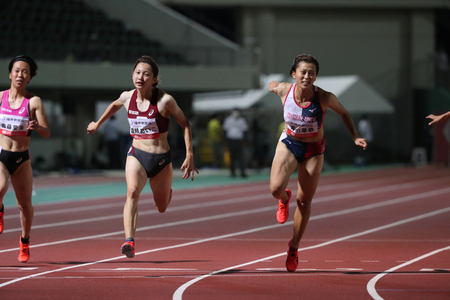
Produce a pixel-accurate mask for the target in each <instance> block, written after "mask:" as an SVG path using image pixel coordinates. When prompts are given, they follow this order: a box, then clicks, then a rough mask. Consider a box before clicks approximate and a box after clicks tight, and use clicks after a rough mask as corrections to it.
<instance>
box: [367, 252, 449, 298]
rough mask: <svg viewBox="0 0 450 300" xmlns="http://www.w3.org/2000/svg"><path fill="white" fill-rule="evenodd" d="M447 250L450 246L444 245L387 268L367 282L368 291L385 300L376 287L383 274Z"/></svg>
mask: <svg viewBox="0 0 450 300" xmlns="http://www.w3.org/2000/svg"><path fill="white" fill-rule="evenodd" d="M446 250H450V246H448V247H444V248H441V249H437V250H434V251H432V252H429V253H427V254H424V255H422V256H419V257H416V258H414V259H412V260H410V261H407V262H405V263H403V264H401V265H398V266H395V267H393V268H390V269H389V270H386V271H384V272H382V273H380V274H378V275H377V276H375V277H373V278H372V279H371V280H370V281H369V282H368V283H367V291H368V292H369V295H370V296H372V298H373V299H375V300H384V298H382V297H381V296H380V295H379V294H378V293H377V290H376V289H375V285H376V284H377V281H378V280H380V279H381V278H382V277H383V276H385V275H386V274H389V273H392V272H394V271H395V270H398V269H400V268H403V267H406V266H408V265H410V264H413V263H415V262H418V261H419V260H422V259H424V258H427V257H430V256H432V255H435V254H438V253H440V252H442V251H446Z"/></svg>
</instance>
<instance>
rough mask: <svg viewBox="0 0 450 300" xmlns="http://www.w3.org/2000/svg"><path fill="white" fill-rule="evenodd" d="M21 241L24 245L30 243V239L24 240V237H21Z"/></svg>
mask: <svg viewBox="0 0 450 300" xmlns="http://www.w3.org/2000/svg"><path fill="white" fill-rule="evenodd" d="M20 240H21V242H22V244H28V243H29V242H30V238H27V239H24V238H23V237H20Z"/></svg>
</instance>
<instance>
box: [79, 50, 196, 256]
mask: <svg viewBox="0 0 450 300" xmlns="http://www.w3.org/2000/svg"><path fill="white" fill-rule="evenodd" d="M158 73H159V68H158V65H157V64H156V62H155V61H154V60H153V59H152V58H151V57H149V56H143V57H141V58H139V59H138V60H137V61H136V63H135V65H134V71H133V75H132V79H133V84H134V86H135V87H136V89H133V90H131V91H126V92H123V93H122V94H121V95H120V97H119V99H117V100H116V101H114V102H112V103H111V104H110V105H109V106H108V108H107V109H106V110H105V112H104V113H103V115H102V116H101V117H100V119H99V120H98V121H97V122H91V123H90V124H89V126H88V128H87V133H94V132H96V131H97V130H98V128H99V127H100V125H102V124H103V122H105V121H106V120H107V119H108V118H109V117H111V116H112V115H114V114H115V113H116V112H118V111H119V110H120V108H121V107H123V106H124V107H125V109H126V110H127V112H128V121H129V124H130V134H131V136H132V137H133V144H132V146H131V148H130V151H129V152H128V156H127V161H126V167H125V177H126V181H127V200H126V203H125V207H124V210H123V222H124V228H125V238H126V241H125V243H124V244H123V245H122V247H121V252H122V253H123V254H125V255H126V256H127V257H129V258H132V257H134V255H135V242H134V237H135V233H136V225H137V219H138V201H139V196H140V194H141V191H142V189H143V188H144V186H145V184H146V181H147V178H149V182H150V187H151V189H152V192H153V201H154V203H155V206H156V208H157V209H158V211H159V212H161V213H163V212H165V211H166V209H167V206H168V205H169V203H170V200H171V198H172V189H171V187H172V174H173V171H172V156H171V152H170V147H169V143H168V141H167V133H168V129H169V118H170V115H171V114H172V115H173V116H174V117H175V119H176V120H177V122H178V124H180V126H181V128H182V130H183V136H184V141H185V144H186V159H185V160H184V162H183V164H182V166H181V170H182V171H183V172H184V173H183V178H184V179H187V178H189V177H191V178H192V180H194V171H195V172H197V174H198V171H197V169H196V168H195V166H194V155H193V147H192V132H191V127H190V125H189V122H188V120H187V119H186V117H185V115H184V113H183V111H182V110H181V109H180V107H179V106H178V104H177V103H176V101H175V99H174V98H173V97H172V96H171V95H169V94H167V93H166V92H164V91H162V90H160V89H158V88H157V87H156V86H157V85H158V83H159V79H158Z"/></svg>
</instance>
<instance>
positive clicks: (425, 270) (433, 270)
mask: <svg viewBox="0 0 450 300" xmlns="http://www.w3.org/2000/svg"><path fill="white" fill-rule="evenodd" d="M420 272H438V273H439V272H445V273H448V272H450V269H426V268H425V269H420Z"/></svg>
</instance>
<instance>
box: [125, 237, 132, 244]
mask: <svg viewBox="0 0 450 300" xmlns="http://www.w3.org/2000/svg"><path fill="white" fill-rule="evenodd" d="M125 242H133V243H134V239H133V238H127V239H126V240H125Z"/></svg>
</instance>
